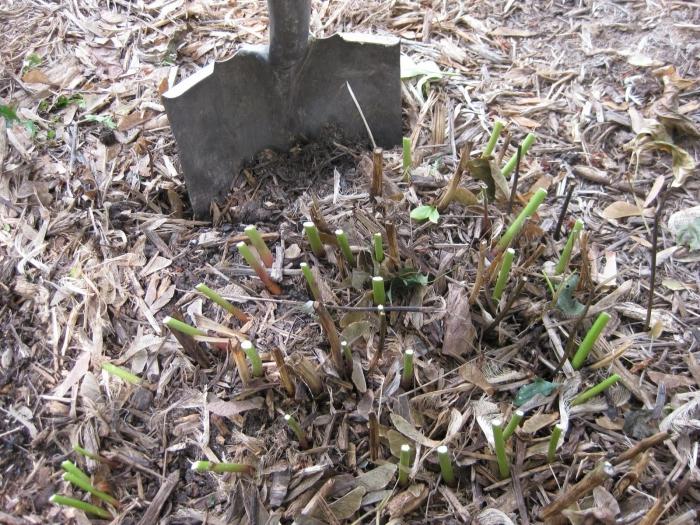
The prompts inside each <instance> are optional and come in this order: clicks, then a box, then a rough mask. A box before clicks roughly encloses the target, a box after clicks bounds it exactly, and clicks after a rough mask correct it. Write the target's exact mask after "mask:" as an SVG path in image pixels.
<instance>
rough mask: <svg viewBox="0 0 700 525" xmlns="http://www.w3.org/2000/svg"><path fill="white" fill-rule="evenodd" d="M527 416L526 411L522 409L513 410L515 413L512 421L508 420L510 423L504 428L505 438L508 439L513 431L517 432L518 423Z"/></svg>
mask: <svg viewBox="0 0 700 525" xmlns="http://www.w3.org/2000/svg"><path fill="white" fill-rule="evenodd" d="M524 417H525V412H523V411H522V410H516V411H515V412H513V415H512V416H511V418H510V421H508V424H507V425H506V428H505V429H504V430H503V439H504V440H507V439H508V438H509V437H510V436H511V435H513V433H514V432H515V429H516V428H518V425H519V424H520V422H521V421H522V420H523V418H524Z"/></svg>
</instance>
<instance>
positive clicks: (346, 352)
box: [340, 339, 352, 368]
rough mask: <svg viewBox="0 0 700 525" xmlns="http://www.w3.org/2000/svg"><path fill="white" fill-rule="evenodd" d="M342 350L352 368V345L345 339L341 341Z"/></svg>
mask: <svg viewBox="0 0 700 525" xmlns="http://www.w3.org/2000/svg"><path fill="white" fill-rule="evenodd" d="M340 350H341V351H342V353H343V356H344V357H345V360H346V361H347V363H348V366H349V367H350V368H352V351H351V350H350V345H349V344H348V342H347V341H346V340H345V339H343V340H341V341H340Z"/></svg>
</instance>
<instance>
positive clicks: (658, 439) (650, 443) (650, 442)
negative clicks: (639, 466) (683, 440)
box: [610, 432, 670, 465]
mask: <svg viewBox="0 0 700 525" xmlns="http://www.w3.org/2000/svg"><path fill="white" fill-rule="evenodd" d="M669 437H670V434H669V433H668V432H658V433H656V434H654V435H653V436H649V437H648V438H645V439H642V440H641V441H640V442H639V443H637V444H636V445H634V446H633V447H631V448H628V449H627V450H625V451H624V452H623V453H622V454H620V455H619V456H617V457H615V458H613V459H611V460H610V463H611V464H612V465H619V464H620V463H623V462H625V461H627V460H628V459H633V458H634V457H635V456H637V455H638V454H641V453H642V452H644V451H645V450H648V449H650V448H652V447H655V446H656V445H658V444H659V443H662V442H664V441H666V440H667V439H668V438H669Z"/></svg>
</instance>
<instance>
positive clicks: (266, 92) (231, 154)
mask: <svg viewBox="0 0 700 525" xmlns="http://www.w3.org/2000/svg"><path fill="white" fill-rule="evenodd" d="M268 7H269V11H270V45H269V46H245V47H243V48H241V49H240V50H239V51H238V52H237V53H236V54H235V55H234V56H233V57H232V58H230V59H228V60H226V61H224V62H218V63H214V64H210V65H209V66H207V67H205V68H204V69H202V70H201V71H199V72H197V73H195V74H193V75H192V76H190V77H189V78H187V79H185V80H183V81H181V82H180V83H178V84H177V85H175V86H173V87H172V88H171V89H170V90H168V91H167V92H165V93H164V94H163V104H164V105H165V109H166V112H167V114H168V119H169V120H170V124H171V126H172V129H173V134H174V135H175V139H176V141H177V145H178V150H179V153H180V161H181V163H182V167H183V170H184V173H185V181H186V184H187V190H188V193H189V196H190V201H191V202H192V207H193V209H194V212H195V215H196V216H198V217H205V216H208V215H209V213H210V205H211V202H212V201H214V200H217V199H220V198H221V197H223V196H225V195H226V193H227V192H228V190H229V188H230V186H231V182H232V181H233V178H234V176H235V175H236V174H238V172H239V171H240V169H241V167H242V165H243V163H244V162H246V161H247V160H250V159H252V158H253V157H254V156H255V154H256V153H257V152H259V151H261V150H263V149H265V148H275V149H285V148H287V147H289V146H290V145H291V143H292V141H293V140H294V139H295V138H296V137H299V136H303V137H305V138H308V139H314V138H316V137H318V136H319V135H320V134H321V133H322V132H323V131H324V130H327V127H328V126H329V125H333V126H335V127H336V128H337V129H339V131H340V132H342V134H343V136H345V137H347V138H350V139H352V138H366V137H367V131H366V127H365V125H364V123H363V121H362V117H361V116H360V113H359V111H358V109H357V106H356V105H355V102H354V101H353V99H352V96H351V94H350V91H349V90H348V84H349V85H350V86H351V88H352V92H353V93H354V95H355V97H356V98H357V102H358V104H359V106H360V108H361V109H362V113H363V114H364V116H365V118H366V120H367V124H368V127H369V129H370V130H371V133H372V136H373V137H374V140H375V142H376V143H377V145H378V146H381V147H384V148H389V147H392V146H394V145H396V144H399V143H400V142H401V80H400V69H399V63H400V49H399V40H398V39H397V38H384V37H381V38H380V37H376V36H367V35H359V34H336V35H334V36H331V37H330V38H322V39H314V38H309V17H310V13H311V7H310V0H268Z"/></svg>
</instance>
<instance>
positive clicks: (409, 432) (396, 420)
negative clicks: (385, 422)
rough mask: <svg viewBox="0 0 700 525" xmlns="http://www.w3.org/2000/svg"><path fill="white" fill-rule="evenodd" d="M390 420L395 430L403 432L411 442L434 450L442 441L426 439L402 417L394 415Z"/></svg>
mask: <svg viewBox="0 0 700 525" xmlns="http://www.w3.org/2000/svg"><path fill="white" fill-rule="evenodd" d="M390 419H391V423H392V424H393V425H394V428H395V429H396V430H398V431H399V432H401V433H402V434H403V435H404V436H406V437H407V438H409V439H410V440H411V441H415V442H416V443H420V444H421V445H423V446H426V447H430V448H434V447H437V446H438V445H440V441H434V440H432V439H430V438H427V437H425V436H424V435H423V434H421V433H420V432H418V431H417V430H416V429H415V428H414V427H413V425H411V424H410V423H409V422H408V421H406V420H405V419H404V418H402V417H401V416H400V415H398V414H393V413H392V414H391V416H390Z"/></svg>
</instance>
